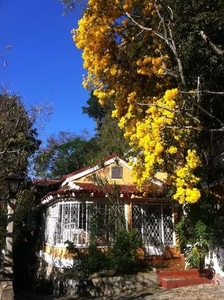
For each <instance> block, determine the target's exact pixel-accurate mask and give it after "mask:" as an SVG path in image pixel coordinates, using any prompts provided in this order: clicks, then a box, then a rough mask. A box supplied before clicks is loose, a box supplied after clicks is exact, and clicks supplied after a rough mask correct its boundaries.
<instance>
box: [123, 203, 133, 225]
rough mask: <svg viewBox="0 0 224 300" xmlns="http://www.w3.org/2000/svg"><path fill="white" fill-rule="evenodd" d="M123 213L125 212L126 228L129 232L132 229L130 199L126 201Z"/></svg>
mask: <svg viewBox="0 0 224 300" xmlns="http://www.w3.org/2000/svg"><path fill="white" fill-rule="evenodd" d="M124 211H125V220H126V227H127V229H128V230H131V229H132V202H131V199H128V200H127V202H125V206H124Z"/></svg>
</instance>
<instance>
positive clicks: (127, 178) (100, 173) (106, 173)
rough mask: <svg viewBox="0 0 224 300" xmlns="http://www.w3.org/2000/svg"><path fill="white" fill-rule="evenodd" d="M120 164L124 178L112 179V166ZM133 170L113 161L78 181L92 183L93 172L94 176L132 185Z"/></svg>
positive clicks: (111, 181)
mask: <svg viewBox="0 0 224 300" xmlns="http://www.w3.org/2000/svg"><path fill="white" fill-rule="evenodd" d="M117 166H120V167H122V168H123V178H122V179H118V178H116V179H112V178H111V167H117ZM131 172H132V170H131V169H129V168H127V167H125V166H123V165H118V164H117V163H112V164H110V165H109V166H106V167H103V168H101V169H99V170H97V171H95V172H93V173H92V174H89V175H87V176H83V177H81V178H79V179H77V180H76V182H84V183H92V182H93V174H94V176H97V177H102V178H107V179H108V181H109V182H110V183H115V182H116V183H117V184H122V185H123V184H125V185H132V184H134V183H133V180H132V176H131Z"/></svg>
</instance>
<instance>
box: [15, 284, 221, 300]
mask: <svg viewBox="0 0 224 300" xmlns="http://www.w3.org/2000/svg"><path fill="white" fill-rule="evenodd" d="M15 299H16V300H75V299H81V300H90V299H94V300H223V299H224V287H223V286H219V285H214V284H202V285H194V286H187V287H182V288H176V289H172V290H166V289H162V288H159V287H156V286H155V287H151V288H149V289H144V290H141V291H138V292H135V293H132V294H120V295H116V296H107V297H97V298H92V297H81V298H78V297H76V296H67V297H54V296H40V295H39V296H38V295H34V294H29V293H24V294H23V295H19V296H18V297H16V298H15Z"/></svg>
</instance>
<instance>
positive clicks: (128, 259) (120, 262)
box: [108, 229, 142, 274]
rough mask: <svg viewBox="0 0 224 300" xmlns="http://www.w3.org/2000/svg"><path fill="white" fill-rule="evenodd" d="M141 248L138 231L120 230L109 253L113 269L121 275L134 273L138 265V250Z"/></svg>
mask: <svg viewBox="0 0 224 300" xmlns="http://www.w3.org/2000/svg"><path fill="white" fill-rule="evenodd" d="M141 246H142V242H141V238H140V237H139V235H138V233H137V230H135V229H133V230H131V231H127V230H125V229H121V230H119V231H118V232H117V234H116V237H115V240H114V243H113V244H112V245H111V247H110V249H109V252H108V256H109V262H110V267H111V269H114V270H115V271H116V273H119V274H124V273H125V274H128V273H132V272H134V271H135V269H136V267H137V265H138V257H137V248H139V247H141Z"/></svg>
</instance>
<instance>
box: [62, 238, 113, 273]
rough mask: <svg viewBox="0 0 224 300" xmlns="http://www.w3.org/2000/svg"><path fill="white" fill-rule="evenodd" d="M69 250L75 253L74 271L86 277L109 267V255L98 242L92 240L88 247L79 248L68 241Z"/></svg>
mask: <svg viewBox="0 0 224 300" xmlns="http://www.w3.org/2000/svg"><path fill="white" fill-rule="evenodd" d="M66 244H68V246H67V250H68V251H69V252H70V253H72V254H74V269H73V271H74V273H75V274H77V276H80V277H85V276H88V275H90V274H93V273H95V272H100V271H103V270H105V269H106V268H107V265H108V262H107V255H106V253H104V252H103V251H102V250H101V249H100V248H98V247H97V244H96V242H91V243H90V245H89V247H88V248H87V249H83V248H78V247H76V246H75V245H74V244H73V243H72V242H70V241H67V242H66Z"/></svg>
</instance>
